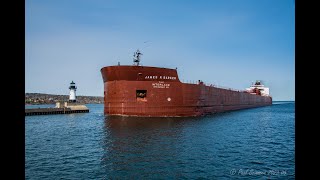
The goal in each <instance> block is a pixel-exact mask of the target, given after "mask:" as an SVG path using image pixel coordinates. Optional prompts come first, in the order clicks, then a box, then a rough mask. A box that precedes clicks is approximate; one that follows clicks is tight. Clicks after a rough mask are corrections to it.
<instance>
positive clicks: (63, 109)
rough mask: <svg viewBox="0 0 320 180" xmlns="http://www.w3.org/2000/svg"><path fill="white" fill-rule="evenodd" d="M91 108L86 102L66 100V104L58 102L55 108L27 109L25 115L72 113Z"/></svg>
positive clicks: (87, 110) (82, 111) (86, 111)
mask: <svg viewBox="0 0 320 180" xmlns="http://www.w3.org/2000/svg"><path fill="white" fill-rule="evenodd" d="M88 112H89V108H87V107H86V106H85V105H84V104H79V103H72V102H64V104H62V103H60V102H57V103H56V107H54V108H34V109H25V116H33V115H50V114H71V113H88Z"/></svg>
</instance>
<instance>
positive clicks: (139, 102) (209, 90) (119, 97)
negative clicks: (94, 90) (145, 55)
mask: <svg viewBox="0 0 320 180" xmlns="http://www.w3.org/2000/svg"><path fill="white" fill-rule="evenodd" d="M141 55H142V53H141V52H140V51H139V50H137V51H136V52H135V53H134V58H133V65H120V63H118V65H115V66H106V67H103V68H101V70H100V71H101V74H102V79H103V83H104V114H105V115H120V116H148V117H187V116H203V115H208V114H214V113H220V112H226V111H233V110H240V109H246V108H255V107H261V106H267V105H271V104H272V97H271V96H270V95H269V88H267V87H265V86H264V85H263V84H262V82H261V81H256V82H255V83H254V84H252V85H251V86H250V87H249V88H247V89H246V90H243V91H240V90H233V89H230V88H221V87H217V86H215V85H208V84H205V83H204V82H203V81H201V80H198V81H197V82H196V83H184V82H181V81H180V80H179V76H178V73H177V68H176V69H170V68H161V67H150V66H142V65H140V60H141Z"/></svg>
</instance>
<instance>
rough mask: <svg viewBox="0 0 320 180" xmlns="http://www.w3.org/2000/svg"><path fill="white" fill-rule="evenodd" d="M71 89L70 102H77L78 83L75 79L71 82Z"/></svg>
mask: <svg viewBox="0 0 320 180" xmlns="http://www.w3.org/2000/svg"><path fill="white" fill-rule="evenodd" d="M69 89H70V97H69V102H76V90H77V87H76V84H75V83H74V82H73V81H72V82H71V83H70V86H69Z"/></svg>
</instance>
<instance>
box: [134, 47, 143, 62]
mask: <svg viewBox="0 0 320 180" xmlns="http://www.w3.org/2000/svg"><path fill="white" fill-rule="evenodd" d="M141 55H143V54H142V53H141V52H140V51H139V49H138V50H137V51H136V52H135V53H134V54H133V64H134V65H135V66H139V63H140V56H141Z"/></svg>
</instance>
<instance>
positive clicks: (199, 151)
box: [25, 102, 295, 179]
mask: <svg viewBox="0 0 320 180" xmlns="http://www.w3.org/2000/svg"><path fill="white" fill-rule="evenodd" d="M87 106H88V107H89V108H90V113H83V114H68V115H42V116H26V117H25V162H26V163H25V174H26V179H197V178H204V179H230V178H233V179H235V178H240V179H268V178H269V179H294V178H295V169H294V166H295V151H294V150H295V104H294V102H279V103H277V102H275V104H274V105H272V106H268V107H262V108H254V109H248V110H240V111H234V112H229V113H222V114H218V115H213V116H207V117H199V118H128V117H127V118H125V117H108V116H106V117H105V116H104V115H103V105H102V104H98V105H97V104H89V105H87ZM37 107H41V106H37Z"/></svg>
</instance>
